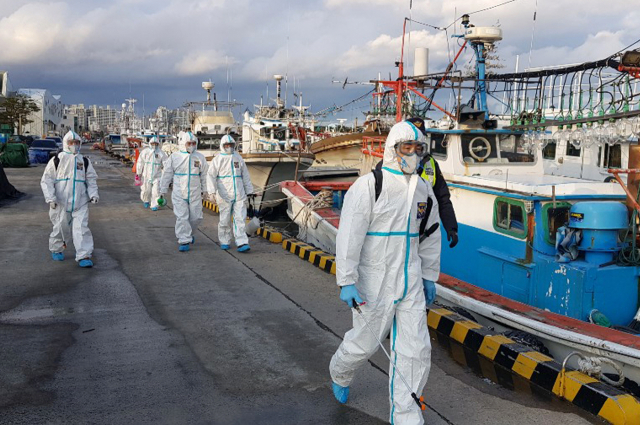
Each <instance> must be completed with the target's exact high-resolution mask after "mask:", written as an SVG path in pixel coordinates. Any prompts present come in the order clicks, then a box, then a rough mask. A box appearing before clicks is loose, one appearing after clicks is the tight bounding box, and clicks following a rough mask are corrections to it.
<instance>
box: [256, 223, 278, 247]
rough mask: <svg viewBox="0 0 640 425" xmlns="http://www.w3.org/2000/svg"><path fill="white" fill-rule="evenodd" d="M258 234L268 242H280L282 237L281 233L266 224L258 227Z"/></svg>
mask: <svg viewBox="0 0 640 425" xmlns="http://www.w3.org/2000/svg"><path fill="white" fill-rule="evenodd" d="M258 236H262V237H263V238H265V239H266V240H268V241H269V242H273V243H282V239H283V237H282V233H280V232H278V231H277V230H275V229H272V228H271V227H268V226H265V227H260V228H259V229H258Z"/></svg>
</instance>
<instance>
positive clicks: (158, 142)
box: [149, 136, 161, 149]
mask: <svg viewBox="0 0 640 425" xmlns="http://www.w3.org/2000/svg"><path fill="white" fill-rule="evenodd" d="M154 143H157V144H158V148H160V146H161V144H160V140H158V138H157V137H156V136H153V137H152V138H151V139H149V147H150V148H151V149H154V148H155V146H153V144H154Z"/></svg>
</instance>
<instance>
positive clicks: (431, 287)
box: [422, 279, 436, 305]
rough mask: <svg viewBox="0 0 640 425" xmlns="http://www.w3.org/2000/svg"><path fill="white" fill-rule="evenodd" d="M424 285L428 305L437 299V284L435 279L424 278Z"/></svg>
mask: <svg viewBox="0 0 640 425" xmlns="http://www.w3.org/2000/svg"><path fill="white" fill-rule="evenodd" d="M422 284H423V285H424V297H425V299H426V300H427V305H430V304H431V303H433V302H434V301H435V299H436V284H435V283H434V282H433V280H427V279H422Z"/></svg>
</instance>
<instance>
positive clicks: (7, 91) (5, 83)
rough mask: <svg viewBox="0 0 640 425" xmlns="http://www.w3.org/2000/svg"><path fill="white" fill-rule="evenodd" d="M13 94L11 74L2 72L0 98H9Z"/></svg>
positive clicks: (0, 75) (0, 73)
mask: <svg viewBox="0 0 640 425" xmlns="http://www.w3.org/2000/svg"><path fill="white" fill-rule="evenodd" d="M12 92H13V87H12V86H11V82H10V81H9V72H8V71H0V97H9V96H10V95H11V93H12Z"/></svg>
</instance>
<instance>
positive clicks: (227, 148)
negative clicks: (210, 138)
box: [223, 145, 233, 153]
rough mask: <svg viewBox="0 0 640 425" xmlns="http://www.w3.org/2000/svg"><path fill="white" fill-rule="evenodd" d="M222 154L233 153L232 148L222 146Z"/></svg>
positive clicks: (230, 146)
mask: <svg viewBox="0 0 640 425" xmlns="http://www.w3.org/2000/svg"><path fill="white" fill-rule="evenodd" d="M223 150H224V153H233V146H232V145H229V146H223Z"/></svg>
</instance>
